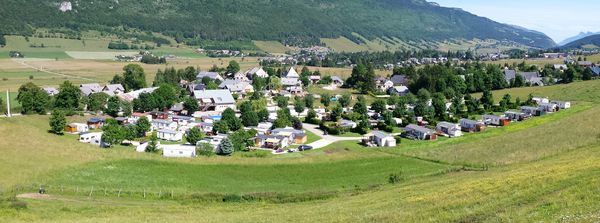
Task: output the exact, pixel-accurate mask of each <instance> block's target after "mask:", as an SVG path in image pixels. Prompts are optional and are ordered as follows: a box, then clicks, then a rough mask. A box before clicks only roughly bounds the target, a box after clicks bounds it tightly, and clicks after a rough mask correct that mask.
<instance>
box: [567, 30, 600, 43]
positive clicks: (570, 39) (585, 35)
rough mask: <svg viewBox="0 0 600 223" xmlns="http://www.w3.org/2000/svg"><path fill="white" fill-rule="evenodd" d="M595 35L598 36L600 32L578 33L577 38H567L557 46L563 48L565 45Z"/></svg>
mask: <svg viewBox="0 0 600 223" xmlns="http://www.w3.org/2000/svg"><path fill="white" fill-rule="evenodd" d="M596 34H600V32H580V33H579V34H577V36H573V37H569V38H567V39H565V40H563V41H562V42H560V43H558V45H559V46H564V45H566V44H569V43H570V42H573V41H577V40H580V39H583V38H585V37H588V36H592V35H596Z"/></svg>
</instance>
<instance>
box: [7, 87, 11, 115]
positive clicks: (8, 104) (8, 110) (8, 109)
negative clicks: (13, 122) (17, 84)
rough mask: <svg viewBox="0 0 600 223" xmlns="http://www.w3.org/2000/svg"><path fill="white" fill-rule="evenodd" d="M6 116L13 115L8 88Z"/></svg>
mask: <svg viewBox="0 0 600 223" xmlns="http://www.w3.org/2000/svg"><path fill="white" fill-rule="evenodd" d="M6 111H7V112H6V117H8V118H10V117H11V116H12V115H11V114H10V94H9V93H8V90H6Z"/></svg>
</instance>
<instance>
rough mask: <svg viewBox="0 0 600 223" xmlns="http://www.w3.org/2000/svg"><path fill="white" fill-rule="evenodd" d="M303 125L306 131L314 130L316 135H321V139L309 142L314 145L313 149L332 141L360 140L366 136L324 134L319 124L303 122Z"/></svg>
mask: <svg viewBox="0 0 600 223" xmlns="http://www.w3.org/2000/svg"><path fill="white" fill-rule="evenodd" d="M302 126H303V127H304V129H305V130H306V131H309V132H312V133H314V134H315V135H317V136H319V137H321V139H320V140H317V141H315V142H313V143H310V144H308V145H309V146H312V147H313V149H320V148H323V147H326V146H328V145H331V144H332V143H335V142H339V141H358V140H362V139H364V138H365V137H340V136H332V135H324V133H323V131H322V130H320V129H319V126H318V125H313V124H306V123H303V124H302Z"/></svg>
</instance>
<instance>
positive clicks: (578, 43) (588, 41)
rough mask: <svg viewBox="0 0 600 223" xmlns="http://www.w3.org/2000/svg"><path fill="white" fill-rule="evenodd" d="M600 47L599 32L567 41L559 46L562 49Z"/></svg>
mask: <svg viewBox="0 0 600 223" xmlns="http://www.w3.org/2000/svg"><path fill="white" fill-rule="evenodd" d="M598 47H600V34H596V35H591V36H588V37H585V38H582V39H579V40H575V41H573V42H570V43H567V44H565V45H564V46H562V47H561V48H563V49H582V48H598Z"/></svg>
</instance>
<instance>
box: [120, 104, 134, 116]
mask: <svg viewBox="0 0 600 223" xmlns="http://www.w3.org/2000/svg"><path fill="white" fill-rule="evenodd" d="M121 110H122V111H123V116H124V117H129V116H131V114H133V104H131V102H128V101H122V102H121Z"/></svg>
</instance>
